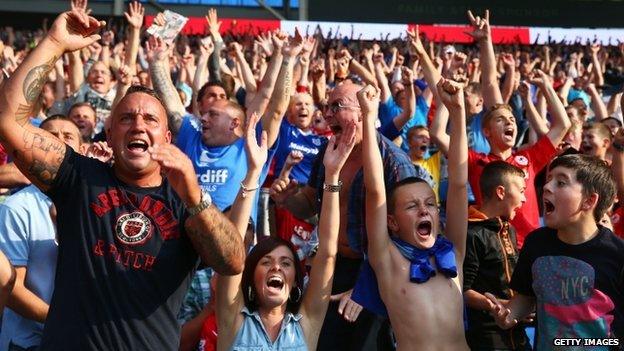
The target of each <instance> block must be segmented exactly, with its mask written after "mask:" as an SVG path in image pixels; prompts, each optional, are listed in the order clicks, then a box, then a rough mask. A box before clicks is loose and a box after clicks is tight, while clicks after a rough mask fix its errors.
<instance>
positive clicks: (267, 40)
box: [254, 32, 273, 57]
mask: <svg viewBox="0 0 624 351" xmlns="http://www.w3.org/2000/svg"><path fill="white" fill-rule="evenodd" d="M254 43H255V44H257V45H258V46H259V47H261V48H262V50H263V51H264V53H265V55H266V56H267V57H270V56H271V55H273V43H272V42H271V34H269V33H268V32H265V33H262V34H260V35H258V36H257V37H256V40H255V41H254Z"/></svg>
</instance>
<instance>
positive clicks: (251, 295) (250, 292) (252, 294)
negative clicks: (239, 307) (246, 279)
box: [247, 286, 255, 302]
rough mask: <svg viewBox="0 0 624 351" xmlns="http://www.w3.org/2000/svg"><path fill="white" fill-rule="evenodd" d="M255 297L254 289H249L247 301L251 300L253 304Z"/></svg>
mask: <svg viewBox="0 0 624 351" xmlns="http://www.w3.org/2000/svg"><path fill="white" fill-rule="evenodd" d="M254 298H255V296H254V292H253V289H252V288H251V286H250V287H248V288H247V299H248V300H249V302H252V301H253V300H254Z"/></svg>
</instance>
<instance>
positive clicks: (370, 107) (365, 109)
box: [357, 84, 380, 118]
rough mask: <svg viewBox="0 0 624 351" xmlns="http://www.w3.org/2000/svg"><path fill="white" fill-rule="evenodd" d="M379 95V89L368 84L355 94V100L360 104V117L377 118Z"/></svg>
mask: <svg viewBox="0 0 624 351" xmlns="http://www.w3.org/2000/svg"><path fill="white" fill-rule="evenodd" d="M379 93H380V91H379V89H378V88H376V87H374V86H372V85H370V84H369V85H367V86H365V87H364V88H362V89H360V91H358V92H357V99H358V102H359V103H360V108H361V109H362V115H363V116H364V117H365V118H366V116H369V115H370V116H371V117H373V116H374V118H377V110H378V109H379Z"/></svg>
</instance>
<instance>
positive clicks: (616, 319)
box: [486, 155, 624, 350]
mask: <svg viewBox="0 0 624 351" xmlns="http://www.w3.org/2000/svg"><path fill="white" fill-rule="evenodd" d="M615 193H616V187H615V182H614V179H613V176H612V173H611V170H610V168H609V167H608V166H607V165H606V164H605V163H604V162H603V161H602V160H599V159H597V158H595V157H592V156H587V155H564V156H560V157H558V158H556V159H555V160H553V161H552V162H551V164H550V165H549V167H548V176H547V182H546V185H545V186H544V220H545V224H546V227H543V228H540V229H537V230H535V231H533V232H532V233H531V234H530V235H529V236H528V237H527V240H526V242H525V245H524V247H523V248H522V251H521V252H520V257H519V258H518V264H517V265H516V269H515V271H514V274H513V276H512V279H511V288H512V289H513V290H514V291H516V292H517V293H516V294H515V295H514V296H513V297H512V298H511V300H509V302H508V303H505V302H504V301H501V300H499V299H498V298H497V297H495V296H494V295H492V294H489V293H487V294H486V296H487V297H488V299H489V300H490V311H491V313H492V314H493V316H494V317H495V319H496V322H497V324H498V325H499V326H500V327H501V328H504V329H507V328H510V327H513V326H514V325H516V323H517V321H518V320H521V319H523V318H525V317H526V316H527V315H528V314H529V313H531V312H532V311H533V310H534V309H536V311H537V321H538V325H537V339H536V347H537V350H553V349H566V350H568V349H570V348H569V347H568V346H566V347H564V348H561V347H559V348H558V347H557V345H556V344H555V343H554V340H555V338H599V339H606V338H619V341H618V340H615V339H611V340H601V342H603V343H601V344H600V345H615V344H616V343H619V344H620V345H622V341H623V339H622V338H623V337H624V293H623V292H624V279H623V278H624V261H623V260H622V257H624V241H623V240H622V239H620V238H618V237H616V236H615V235H613V233H612V232H611V231H610V230H608V229H606V228H604V227H602V226H599V225H598V222H599V220H600V219H601V218H602V217H603V215H604V213H605V211H607V209H608V208H609V207H611V205H612V204H613V198H614V196H615ZM605 342H606V344H605ZM606 348H607V347H604V348H599V349H606Z"/></svg>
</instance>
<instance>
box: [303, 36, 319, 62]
mask: <svg viewBox="0 0 624 351" xmlns="http://www.w3.org/2000/svg"><path fill="white" fill-rule="evenodd" d="M315 43H316V39H314V37H306V38H305V39H304V40H303V47H302V49H301V55H302V56H306V57H307V58H308V59H309V58H310V55H311V54H312V50H313V49H314V44H315Z"/></svg>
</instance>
